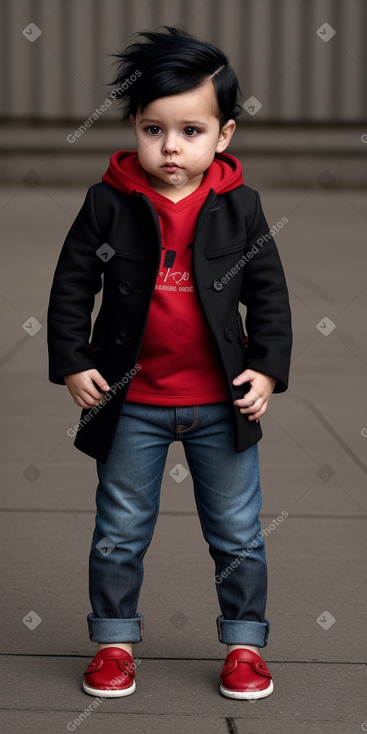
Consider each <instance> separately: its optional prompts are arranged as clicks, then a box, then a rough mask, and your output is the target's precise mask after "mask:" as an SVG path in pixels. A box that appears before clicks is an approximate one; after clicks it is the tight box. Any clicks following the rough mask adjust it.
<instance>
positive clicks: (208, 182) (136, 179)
mask: <svg viewBox="0 0 367 734" xmlns="http://www.w3.org/2000/svg"><path fill="white" fill-rule="evenodd" d="M102 181H104V182H105V183H108V184H110V185H111V186H114V187H115V188H116V189H120V191H124V192H125V193H126V194H132V193H133V192H134V191H138V192H139V193H143V194H146V196H147V197H148V198H152V194H153V193H154V194H157V192H155V191H154V189H153V188H152V186H151V185H150V183H149V181H148V179H147V175H146V173H145V171H144V169H143V168H142V167H141V165H140V163H139V159H138V154H137V152H136V151H128V150H118V151H116V153H113V155H112V156H111V159H110V164H109V166H108V169H107V171H106V173H104V174H103V176H102ZM242 184H243V175H242V166H241V164H240V162H239V161H238V160H237V158H235V157H234V156H233V155H230V154H229V153H216V154H215V157H214V160H213V161H212V163H211V165H210V166H209V168H208V169H207V171H206V172H205V175H204V178H203V180H202V182H201V184H200V186H199V187H198V189H197V191H199V189H200V191H202V188H203V189H205V191H208V193H209V190H210V189H214V191H215V193H216V194H224V193H225V192H227V191H232V190H233V189H237V188H238V187H239V186H242ZM193 193H194V194H195V193H196V192H193ZM157 195H158V196H161V195H160V194H157Z"/></svg>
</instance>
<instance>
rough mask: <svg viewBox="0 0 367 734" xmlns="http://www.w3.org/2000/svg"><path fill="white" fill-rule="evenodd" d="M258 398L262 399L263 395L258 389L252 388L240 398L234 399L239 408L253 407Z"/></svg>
mask: <svg viewBox="0 0 367 734" xmlns="http://www.w3.org/2000/svg"><path fill="white" fill-rule="evenodd" d="M258 400H261V396H260V395H259V393H258V392H256V390H254V389H253V388H251V390H249V391H248V392H247V393H246V394H245V395H244V396H243V398H238V399H237V400H235V401H234V404H235V405H237V407H239V408H251V407H252V406H253V405H254V404H255V403H257V401H258Z"/></svg>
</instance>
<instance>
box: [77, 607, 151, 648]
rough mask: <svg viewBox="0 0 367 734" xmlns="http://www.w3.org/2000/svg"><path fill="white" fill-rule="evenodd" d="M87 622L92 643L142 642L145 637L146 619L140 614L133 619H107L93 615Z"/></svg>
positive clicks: (89, 616)
mask: <svg viewBox="0 0 367 734" xmlns="http://www.w3.org/2000/svg"><path fill="white" fill-rule="evenodd" d="M87 620H88V628H89V637H90V639H91V640H92V642H141V641H142V639H143V637H144V617H143V615H142V614H139V612H138V613H137V615H136V617H132V619H110V618H107V619H105V618H101V617H95V616H94V615H93V614H92V613H91V614H88V617H87Z"/></svg>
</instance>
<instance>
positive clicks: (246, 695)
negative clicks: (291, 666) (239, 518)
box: [220, 681, 274, 701]
mask: <svg viewBox="0 0 367 734" xmlns="http://www.w3.org/2000/svg"><path fill="white" fill-rule="evenodd" d="M273 690H274V685H273V681H270V684H269V685H268V687H267V688H265V689H264V690H263V691H231V690H230V689H229V688H224V686H222V685H221V686H220V692H221V693H222V694H223V696H227V697H228V698H243V699H245V700H247V701H255V700H256V699H258V698H266V696H270V694H271V693H273Z"/></svg>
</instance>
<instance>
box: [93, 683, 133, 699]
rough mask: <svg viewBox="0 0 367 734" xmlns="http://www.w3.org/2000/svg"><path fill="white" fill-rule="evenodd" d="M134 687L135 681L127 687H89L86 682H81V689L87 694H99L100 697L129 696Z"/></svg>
mask: <svg viewBox="0 0 367 734" xmlns="http://www.w3.org/2000/svg"><path fill="white" fill-rule="evenodd" d="M135 688H136V683H135V681H134V682H133V683H132V685H131V686H129V688H91V687H90V686H88V685H87V683H85V682H83V691H84V692H85V693H88V695H89V696H99V697H100V698H120V697H121V696H130V694H131V693H134V691H135Z"/></svg>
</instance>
